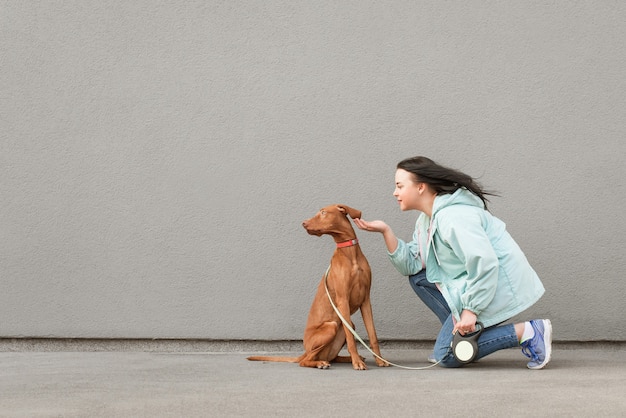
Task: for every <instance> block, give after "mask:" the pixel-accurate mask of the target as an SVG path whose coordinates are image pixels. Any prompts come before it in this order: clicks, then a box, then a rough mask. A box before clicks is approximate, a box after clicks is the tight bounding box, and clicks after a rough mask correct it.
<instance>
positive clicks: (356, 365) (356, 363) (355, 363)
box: [352, 360, 367, 370]
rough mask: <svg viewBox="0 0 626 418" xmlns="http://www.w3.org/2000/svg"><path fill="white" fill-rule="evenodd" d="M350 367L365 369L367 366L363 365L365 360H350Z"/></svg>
mask: <svg viewBox="0 0 626 418" xmlns="http://www.w3.org/2000/svg"><path fill="white" fill-rule="evenodd" d="M352 368H353V369H354V370H367V366H366V365H365V362H364V361H363V360H361V361H353V362H352Z"/></svg>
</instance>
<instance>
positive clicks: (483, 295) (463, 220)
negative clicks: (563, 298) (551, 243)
mask: <svg viewBox="0 0 626 418" xmlns="http://www.w3.org/2000/svg"><path fill="white" fill-rule="evenodd" d="M429 230H430V231H429ZM389 259H390V260H391V262H392V264H393V265H394V266H395V268H396V269H397V270H398V271H399V272H400V274H402V275H405V276H410V275H413V274H416V273H417V272H419V271H420V270H421V269H422V268H423V267H425V268H426V277H427V279H428V281H429V282H431V283H436V284H437V286H438V287H439V290H440V291H441V293H442V295H443V297H444V298H445V299H446V301H447V302H448V306H449V307H450V309H451V311H452V315H453V316H454V318H455V319H456V320H457V321H458V320H459V318H460V314H461V312H462V311H463V310H464V309H468V310H470V311H472V312H474V313H475V314H476V315H477V316H478V321H481V322H482V323H483V324H484V326H485V327H489V326H492V325H496V324H498V323H500V322H503V321H506V320H508V319H510V318H511V317H513V316H515V315H517V314H519V313H520V312H522V311H524V310H526V309H527V308H529V307H530V306H532V305H533V304H534V303H535V302H537V300H539V298H540V297H541V296H542V295H543V293H544V292H545V289H544V287H543V284H542V283H541V280H540V279H539V277H538V276H537V273H535V271H534V270H533V268H532V267H531V266H530V264H529V263H528V260H527V259H526V256H525V255H524V253H523V252H522V250H521V249H520V247H519V246H518V245H517V243H516V242H515V241H514V240H513V238H512V237H511V235H509V233H508V232H507V231H506V225H505V224H504V222H502V221H501V220H500V219H498V218H496V217H495V216H493V215H491V213H490V212H488V211H487V210H485V207H484V204H483V202H482V201H481V200H480V198H479V197H478V196H476V195H474V194H473V193H471V192H470V191H468V190H467V189H464V188H461V189H458V190H457V191H456V192H455V193H454V194H446V195H439V196H437V197H436V198H435V201H434V204H433V212H432V219H431V217H428V216H426V215H425V214H423V213H422V214H420V216H419V217H418V219H417V222H416V224H415V233H414V234H413V241H411V242H409V243H406V242H404V241H402V240H401V239H398V247H397V248H396V250H395V251H394V252H393V253H389Z"/></svg>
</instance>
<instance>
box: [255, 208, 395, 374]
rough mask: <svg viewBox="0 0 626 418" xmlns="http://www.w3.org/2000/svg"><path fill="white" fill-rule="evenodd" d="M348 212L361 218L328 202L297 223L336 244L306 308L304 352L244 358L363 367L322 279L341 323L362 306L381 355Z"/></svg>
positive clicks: (367, 280)
mask: <svg viewBox="0 0 626 418" xmlns="http://www.w3.org/2000/svg"><path fill="white" fill-rule="evenodd" d="M348 215H350V217H351V218H353V219H355V218H360V217H361V212H360V211H358V210H356V209H352V208H351V207H349V206H346V205H330V206H326V207H325V208H322V209H321V210H320V211H319V212H318V213H317V214H316V215H315V216H313V217H312V218H310V219H308V220H306V221H304V222H303V223H302V226H303V227H304V228H305V229H306V231H307V232H308V233H309V234H310V235H317V236H322V235H330V236H332V237H333V239H334V241H335V244H336V249H335V252H334V253H333V256H332V258H331V260H330V267H329V270H328V271H327V274H325V275H324V277H322V280H321V281H320V284H319V286H318V288H317V293H316V294H315V298H314V299H313V304H312V305H311V309H310V310H309V316H308V318H307V323H306V328H305V330H304V339H303V343H304V350H305V351H304V354H302V355H301V356H300V357H272V356H252V357H248V360H252V361H278V362H289V363H299V364H300V366H302V367H317V368H318V369H327V368H329V367H330V363H332V362H338V363H348V362H352V367H353V368H354V369H355V370H366V369H367V366H366V365H365V361H364V358H363V357H361V356H360V355H359V353H358V351H357V347H356V342H355V339H354V336H353V335H352V333H351V332H350V331H349V330H348V329H347V328H346V327H345V326H344V325H343V324H342V322H341V319H340V318H339V316H338V315H337V313H336V312H335V310H334V309H333V307H332V305H331V303H330V301H329V300H328V295H327V294H326V286H325V282H326V283H327V285H328V290H329V293H330V295H331V297H332V299H333V301H334V303H335V305H336V306H337V308H338V310H339V312H340V313H341V316H343V318H344V319H345V320H346V321H350V316H351V315H352V314H354V313H355V312H356V311H357V310H358V309H360V310H361V316H362V318H363V323H364V324H365V329H366V331H367V335H368V337H369V341H370V345H371V347H372V350H373V352H374V353H376V355H377V356H379V357H380V348H379V346H378V338H377V336H376V329H375V327H374V318H373V314H372V305H371V302H370V286H371V280H372V273H371V269H370V266H369V263H368V262H367V259H366V258H365V256H364V255H363V252H362V251H361V247H360V246H359V243H358V240H357V237H356V234H355V232H354V229H353V228H352V224H351V223H350V220H349V219H348ZM353 328H354V327H353ZM346 343H347V346H348V353H349V354H350V355H349V356H339V351H340V350H341V349H342V348H343V346H344V345H346ZM375 360H376V364H377V365H378V366H379V367H386V366H389V363H387V362H386V361H384V360H381V359H380V358H378V357H376V358H375Z"/></svg>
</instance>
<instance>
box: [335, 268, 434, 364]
mask: <svg viewBox="0 0 626 418" xmlns="http://www.w3.org/2000/svg"><path fill="white" fill-rule="evenodd" d="M329 272H330V266H328V269H326V273H325V274H324V287H325V288H326V295H327V296H328V300H329V301H330V304H331V305H332V306H333V309H334V310H335V313H336V314H337V315H338V316H339V319H341V322H342V323H343V325H344V326H345V327H346V328H348V330H350V332H351V333H352V335H354V338H356V339H357V340H359V342H360V343H361V344H363V347H365V348H367V351H369V352H370V353H372V355H373V356H374V357H376V358H377V359H379V360H382V361H384V362H387V363H389V364H390V365H392V366H394V367H399V368H401V369H406V370H426V369H430V368H431V367H435V366H436V365H438V364H439V363H440V362H441V360H440V361H438V362H436V363H434V364H431V365H430V366H425V367H407V366H401V365H399V364H395V363H392V362H390V361H389V360H385V359H384V358H382V357H381V356H379V355H378V354H376V353H375V352H374V351H373V350H372V349H371V348H370V347H369V346H368V345H367V344H365V341H363V339H361V337H359V334H357V333H356V331H355V330H354V328H352V325H350V323H349V322H348V321H346V320H345V318H344V317H343V316H342V315H341V312H339V309H338V308H337V306H335V303H334V302H333V298H332V297H331V296H330V292H329V291H328V273H329Z"/></svg>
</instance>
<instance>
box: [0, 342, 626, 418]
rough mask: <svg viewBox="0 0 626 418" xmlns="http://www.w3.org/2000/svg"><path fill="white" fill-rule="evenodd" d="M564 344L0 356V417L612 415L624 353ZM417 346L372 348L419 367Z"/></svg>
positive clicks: (400, 354) (624, 381) (411, 358)
mask: <svg viewBox="0 0 626 418" xmlns="http://www.w3.org/2000/svg"><path fill="white" fill-rule="evenodd" d="M574 347H575V346H573V347H572V346H564V347H559V346H557V347H555V350H554V352H553V360H552V362H551V363H550V364H549V365H548V367H547V368H546V369H544V370H539V371H532V370H528V369H526V367H525V363H526V361H525V358H524V357H523V356H522V355H521V353H520V351H519V350H513V349H511V350H505V351H501V352H498V353H495V354H494V355H492V356H489V357H487V358H485V359H482V360H481V361H480V362H478V363H476V364H473V365H471V366H469V367H466V368H463V369H456V370H451V369H442V368H439V367H435V368H432V369H428V370H420V371H411V370H403V369H399V368H394V367H391V368H378V367H376V366H375V364H374V362H373V360H372V358H371V355H369V353H367V352H365V350H364V349H363V348H362V347H361V348H360V352H361V354H363V355H365V357H366V358H367V363H368V366H369V367H370V369H369V370H367V371H355V370H352V367H351V365H349V364H334V365H333V367H332V368H331V369H329V370H317V369H307V368H301V367H298V366H297V365H295V364H287V363H263V362H249V361H247V360H246V359H245V357H246V356H247V355H249V354H251V352H232V351H228V352H136V351H135V352H128V351H122V352H120V351H116V352H84V351H81V352H67V351H65V352H49V351H48V352H36V351H35V352H33V351H21V352H0V364H1V365H2V367H0V416H2V417H270V416H272V417H389V416H392V417H422V416H423V417H433V416H452V417H502V416H507V417H517V416H519V417H528V416H550V417H578V416H579V417H591V416H593V417H617V416H624V415H625V414H626V401H625V398H624V396H625V394H626V349H624V348H623V346H615V345H608V346H601V345H595V346H591V347H585V346H582V348H574ZM428 351H429V350H427V349H426V348H419V349H389V348H387V349H383V355H384V357H386V358H387V359H388V360H390V361H392V362H394V363H399V364H404V365H407V366H426V365H428V364H427V363H426V362H425V361H424V360H425V359H426V357H427V355H428ZM255 353H257V352H256V351H255ZM270 354H272V353H270ZM276 354H278V353H276ZM281 354H283V353H281ZM287 354H294V355H298V354H300V352H299V351H298V352H293V353H287Z"/></svg>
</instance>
